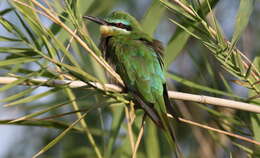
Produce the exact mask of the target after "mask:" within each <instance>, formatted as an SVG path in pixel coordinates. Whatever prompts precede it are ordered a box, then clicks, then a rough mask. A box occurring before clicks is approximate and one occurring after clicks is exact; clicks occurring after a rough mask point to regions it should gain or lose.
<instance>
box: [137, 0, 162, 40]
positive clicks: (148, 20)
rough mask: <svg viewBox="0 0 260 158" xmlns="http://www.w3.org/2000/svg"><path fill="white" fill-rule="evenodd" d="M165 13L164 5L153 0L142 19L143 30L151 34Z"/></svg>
mask: <svg viewBox="0 0 260 158" xmlns="http://www.w3.org/2000/svg"><path fill="white" fill-rule="evenodd" d="M164 13H165V7H163V6H162V4H161V2H160V1H158V0H153V3H152V5H151V7H150V8H149V9H148V11H147V12H146V13H145V16H144V18H143V19H142V22H141V23H142V26H143V28H145V32H146V33H148V34H149V35H150V36H152V35H153V34H154V32H155V30H156V28H157V26H158V24H159V23H160V21H161V19H162V16H163V15H164Z"/></svg>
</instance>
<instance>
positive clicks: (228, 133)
mask: <svg viewBox="0 0 260 158" xmlns="http://www.w3.org/2000/svg"><path fill="white" fill-rule="evenodd" d="M168 116H169V117H170V118H173V117H172V116H171V115H169V114H168ZM178 119H179V120H180V121H181V122H184V123H187V124H190V125H193V126H198V127H201V128H204V129H208V130H211V131H214V132H217V133H220V134H224V135H227V136H230V137H234V138H237V139H240V140H244V141H246V142H250V143H253V144H256V145H259V146H260V142H258V141H256V140H253V139H250V138H247V137H244V136H240V135H238V134H234V133H230V132H227V131H223V130H220V129H216V128H213V127H209V126H207V125H203V124H200V123H197V122H194V121H191V120H186V119H184V118H180V117H179V118H178Z"/></svg>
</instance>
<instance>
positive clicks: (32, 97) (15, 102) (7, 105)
mask: <svg viewBox="0 0 260 158" xmlns="http://www.w3.org/2000/svg"><path fill="white" fill-rule="evenodd" d="M59 90H60V89H59V88H53V89H51V90H48V91H45V92H43V93H39V94H36V95H32V96H28V97H26V98H23V99H20V100H17V101H14V102H12V103H9V104H5V105H4V106H5V107H9V106H14V105H17V104H25V103H29V102H32V101H35V100H38V99H40V98H43V97H45V96H48V95H51V94H53V93H56V92H57V91H59Z"/></svg>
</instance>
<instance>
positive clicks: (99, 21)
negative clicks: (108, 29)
mask: <svg viewBox="0 0 260 158" xmlns="http://www.w3.org/2000/svg"><path fill="white" fill-rule="evenodd" d="M83 18H85V19H88V20H90V21H93V22H95V23H97V24H99V25H107V22H106V21H105V20H103V19H100V18H97V17H94V16H83Z"/></svg>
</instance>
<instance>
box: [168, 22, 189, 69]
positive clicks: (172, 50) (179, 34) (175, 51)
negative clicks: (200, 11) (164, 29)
mask: <svg viewBox="0 0 260 158" xmlns="http://www.w3.org/2000/svg"><path fill="white" fill-rule="evenodd" d="M187 29H188V30H189V31H190V32H193V31H194V29H193V28H192V27H190V26H189V27H187ZM189 37H190V34H189V33H188V32H186V31H184V30H183V29H181V28H179V27H178V28H177V29H176V31H175V33H174V35H173V36H172V38H171V39H170V41H169V42H168V45H167V48H166V50H165V51H166V54H165V64H166V67H169V66H170V64H171V63H172V62H173V61H174V60H175V59H176V57H177V56H178V55H179V54H180V53H181V50H182V49H183V48H184V47H185V45H186V43H187V41H188V39H189Z"/></svg>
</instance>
